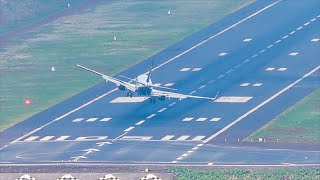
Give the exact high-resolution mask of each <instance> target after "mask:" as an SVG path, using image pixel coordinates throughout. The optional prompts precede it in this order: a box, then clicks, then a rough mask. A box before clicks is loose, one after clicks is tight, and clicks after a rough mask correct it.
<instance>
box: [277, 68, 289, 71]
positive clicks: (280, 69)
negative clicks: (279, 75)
mask: <svg viewBox="0 0 320 180" xmlns="http://www.w3.org/2000/svg"><path fill="white" fill-rule="evenodd" d="M287 69H288V68H284V67H283V68H279V69H278V71H286V70H287Z"/></svg>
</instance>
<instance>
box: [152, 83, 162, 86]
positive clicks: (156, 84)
mask: <svg viewBox="0 0 320 180" xmlns="http://www.w3.org/2000/svg"><path fill="white" fill-rule="evenodd" d="M153 85H154V86H161V83H155V84H153Z"/></svg>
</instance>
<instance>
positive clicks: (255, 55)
mask: <svg viewBox="0 0 320 180" xmlns="http://www.w3.org/2000/svg"><path fill="white" fill-rule="evenodd" d="M257 56H258V54H254V55H252V56H251V58H255V57H257ZM249 61H250V60H249V59H247V60H246V61H245V62H249Z"/></svg>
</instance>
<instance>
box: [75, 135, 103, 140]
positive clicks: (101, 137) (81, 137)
mask: <svg viewBox="0 0 320 180" xmlns="http://www.w3.org/2000/svg"><path fill="white" fill-rule="evenodd" d="M107 138H108V136H80V137H78V138H76V139H75V141H88V140H89V141H91V140H103V139H107Z"/></svg>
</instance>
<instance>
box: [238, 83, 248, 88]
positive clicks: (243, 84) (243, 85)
mask: <svg viewBox="0 0 320 180" xmlns="http://www.w3.org/2000/svg"><path fill="white" fill-rule="evenodd" d="M249 85H250V83H242V84H240V86H242V87H246V86H249Z"/></svg>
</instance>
